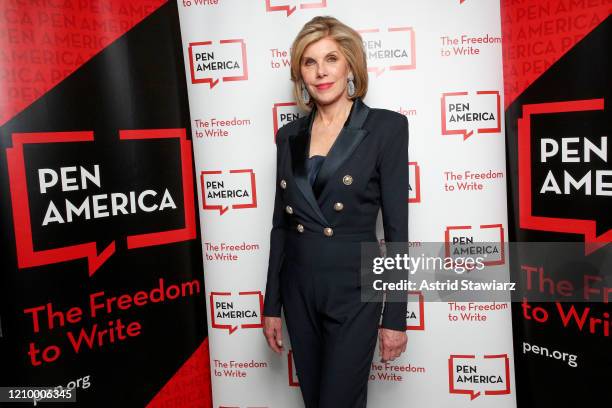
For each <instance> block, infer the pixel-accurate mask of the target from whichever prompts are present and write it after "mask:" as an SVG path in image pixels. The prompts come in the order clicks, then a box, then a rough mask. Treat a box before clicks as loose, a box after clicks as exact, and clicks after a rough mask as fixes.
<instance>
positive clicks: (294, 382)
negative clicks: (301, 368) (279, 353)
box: [287, 349, 300, 387]
mask: <svg viewBox="0 0 612 408" xmlns="http://www.w3.org/2000/svg"><path fill="white" fill-rule="evenodd" d="M287 376H288V377H289V386H290V387H299V386H300V381H299V380H298V376H297V370H296V369H295V360H294V359H293V350H291V349H289V352H288V353H287Z"/></svg>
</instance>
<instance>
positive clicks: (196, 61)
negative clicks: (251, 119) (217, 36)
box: [188, 38, 249, 89]
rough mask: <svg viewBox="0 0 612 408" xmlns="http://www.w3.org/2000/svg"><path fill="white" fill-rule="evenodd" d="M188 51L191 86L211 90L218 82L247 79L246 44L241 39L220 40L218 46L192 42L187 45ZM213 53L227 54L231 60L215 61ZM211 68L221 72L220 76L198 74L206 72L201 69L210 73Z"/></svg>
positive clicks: (211, 42) (209, 42) (210, 42)
mask: <svg viewBox="0 0 612 408" xmlns="http://www.w3.org/2000/svg"><path fill="white" fill-rule="evenodd" d="M236 47H238V48H236ZM188 50H189V70H190V72H191V83H192V84H208V85H209V86H210V89H212V88H214V87H215V86H216V85H218V84H219V82H220V81H223V82H232V81H246V80H248V79H249V69H248V63H247V50H246V43H245V42H244V40H243V39H241V38H238V39H230V40H220V41H219V44H215V43H213V41H199V42H193V43H189V48H188ZM215 53H217V55H227V54H228V53H229V54H231V57H232V58H233V59H231V60H229V61H217V60H216V57H215ZM238 62H239V63H238ZM228 63H229V65H228ZM236 64H237V65H238V66H239V68H238V69H236ZM230 65H231V66H230ZM213 67H214V69H215V70H217V69H218V70H219V71H220V72H222V74H220V75H219V76H208V75H207V74H206V73H200V71H206V70H205V69H203V68H209V69H208V71H209V72H210V71H211V70H212V68H213ZM226 74H227V75H226ZM230 74H232V75H230Z"/></svg>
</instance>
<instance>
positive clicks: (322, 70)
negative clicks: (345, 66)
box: [317, 64, 327, 77]
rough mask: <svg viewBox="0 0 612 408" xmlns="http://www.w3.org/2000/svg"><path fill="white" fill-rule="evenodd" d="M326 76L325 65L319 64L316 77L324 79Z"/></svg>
mask: <svg viewBox="0 0 612 408" xmlns="http://www.w3.org/2000/svg"><path fill="white" fill-rule="evenodd" d="M326 75H327V69H326V67H325V64H319V65H318V66H317V76H319V77H324V76H326Z"/></svg>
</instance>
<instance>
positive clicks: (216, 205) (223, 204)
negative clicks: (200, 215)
mask: <svg viewBox="0 0 612 408" xmlns="http://www.w3.org/2000/svg"><path fill="white" fill-rule="evenodd" d="M222 174H223V171H222V170H209V171H202V172H201V173H200V183H201V187H202V208H203V209H204V210H214V211H219V215H223V214H225V213H226V212H227V210H229V208H230V206H231V208H232V209H241V208H257V184H256V182H255V173H254V172H253V169H238V170H230V171H229V174H230V175H232V174H244V175H247V176H248V184H249V187H248V188H245V189H244V190H243V191H246V192H247V193H248V192H249V191H250V194H249V197H250V198H249V201H248V202H239V203H231V201H233V200H237V199H238V198H239V197H228V198H222V197H220V198H210V197H209V198H207V196H208V195H209V194H208V193H207V191H208V192H209V193H211V194H213V195H214V194H215V193H214V190H217V187H219V188H221V187H224V182H225V181H226V180H227V178H226V176H225V177H221V176H219V175H222ZM213 179H214V180H213ZM211 183H212V184H211ZM207 186H208V188H207ZM228 203H231V204H228Z"/></svg>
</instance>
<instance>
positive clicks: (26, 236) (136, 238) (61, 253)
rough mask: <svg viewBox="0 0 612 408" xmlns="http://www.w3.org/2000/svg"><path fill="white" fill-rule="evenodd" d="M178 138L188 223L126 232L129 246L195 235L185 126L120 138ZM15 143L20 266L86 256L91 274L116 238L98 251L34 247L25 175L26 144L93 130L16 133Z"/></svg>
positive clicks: (91, 245)
mask: <svg viewBox="0 0 612 408" xmlns="http://www.w3.org/2000/svg"><path fill="white" fill-rule="evenodd" d="M167 138H176V139H178V140H179V141H180V151H181V171H182V187H183V200H184V201H183V202H184V217H185V227H184V228H180V229H176V230H170V231H159V232H153V233H147V234H138V235H129V236H127V248H128V249H136V248H143V247H147V246H154V245H164V244H169V243H173V242H180V241H188V240H192V239H195V237H196V227H195V208H194V205H193V201H194V196H193V175H192V173H191V166H192V159H191V141H190V140H187V137H186V134H185V129H146V130H120V131H119V139H120V140H147V139H167ZM12 140H13V147H9V148H7V149H6V157H7V162H8V172H9V184H10V190H11V203H12V208H13V225H14V227H15V246H16V249H17V266H18V268H19V269H23V268H31V267H35V266H43V265H49V264H55V263H60V262H66V261H72V260H76V259H82V258H85V259H87V265H88V272H89V276H92V275H93V274H94V273H95V272H96V271H97V270H98V269H99V268H100V267H101V266H102V265H103V264H104V262H106V261H107V260H108V259H109V258H110V257H111V255H113V254H114V253H115V250H116V244H115V241H113V242H111V243H110V244H109V245H108V246H107V247H106V248H104V250H102V251H101V252H100V253H98V250H97V244H96V242H86V243H82V244H77V245H69V246H64V247H58V248H53V249H47V250H40V251H35V250H34V242H33V238H32V220H31V218H30V204H29V203H30V202H29V196H28V186H27V179H26V169H25V157H24V152H23V148H24V145H27V144H46V143H82V142H93V141H94V132H92V131H82V132H37V133H13V138H12Z"/></svg>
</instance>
